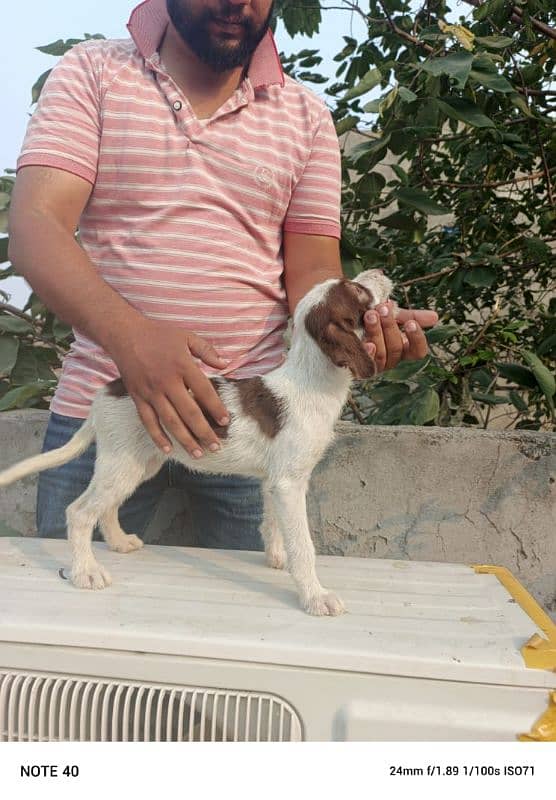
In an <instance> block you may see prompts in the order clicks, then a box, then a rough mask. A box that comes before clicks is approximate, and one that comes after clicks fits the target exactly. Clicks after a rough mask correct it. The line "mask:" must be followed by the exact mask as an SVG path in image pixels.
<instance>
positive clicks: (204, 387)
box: [184, 367, 230, 425]
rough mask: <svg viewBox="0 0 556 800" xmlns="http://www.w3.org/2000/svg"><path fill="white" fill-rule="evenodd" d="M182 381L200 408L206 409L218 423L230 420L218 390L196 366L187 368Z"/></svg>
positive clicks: (224, 423)
mask: <svg viewBox="0 0 556 800" xmlns="http://www.w3.org/2000/svg"><path fill="white" fill-rule="evenodd" d="M184 381H185V384H186V386H188V387H189V388H190V389H191V391H192V392H193V395H194V397H195V402H196V403H198V405H199V406H201V408H202V409H204V410H205V411H208V413H209V414H210V415H211V417H212V418H213V420H215V421H216V422H217V423H218V424H219V425H227V424H228V423H229V421H230V415H229V413H228V410H227V408H226V406H225V405H224V403H223V402H222V400H221V399H220V397H219V395H218V392H217V391H216V389H215V388H214V386H213V385H212V383H211V382H210V381H209V379H208V378H207V376H206V375H204V374H203V373H202V372H201V371H200V370H199V369H197V367H194V368H193V369H190V370H187V371H186V373H185V374H184Z"/></svg>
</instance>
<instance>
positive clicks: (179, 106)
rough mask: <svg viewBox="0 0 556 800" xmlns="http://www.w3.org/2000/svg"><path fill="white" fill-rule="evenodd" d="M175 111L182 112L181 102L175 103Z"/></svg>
mask: <svg viewBox="0 0 556 800" xmlns="http://www.w3.org/2000/svg"><path fill="white" fill-rule="evenodd" d="M174 111H181V100H176V102H175V103H174Z"/></svg>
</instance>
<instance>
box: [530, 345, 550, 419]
mask: <svg viewBox="0 0 556 800" xmlns="http://www.w3.org/2000/svg"><path fill="white" fill-rule="evenodd" d="M523 358H524V359H525V361H526V363H527V364H528V365H529V366H530V367H531V369H532V371H533V375H534V376H535V378H536V379H537V383H538V384H539V386H540V387H541V391H542V393H543V394H544V396H545V397H546V399H547V400H548V402H549V404H550V407H551V408H554V403H553V400H552V398H553V397H554V392H556V380H555V378H554V375H553V373H552V372H550V370H549V369H548V367H546V366H545V365H544V364H543V363H542V361H541V360H540V358H539V357H538V356H537V355H535V353H532V352H531V351H530V350H523Z"/></svg>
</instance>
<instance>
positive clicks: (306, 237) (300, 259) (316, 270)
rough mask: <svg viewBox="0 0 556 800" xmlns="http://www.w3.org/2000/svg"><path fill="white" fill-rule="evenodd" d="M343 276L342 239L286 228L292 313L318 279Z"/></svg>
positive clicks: (288, 281) (287, 274) (285, 256)
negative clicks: (297, 231) (290, 231)
mask: <svg viewBox="0 0 556 800" xmlns="http://www.w3.org/2000/svg"><path fill="white" fill-rule="evenodd" d="M341 277H342V262H341V260H340V242H339V241H338V239H335V238H334V237H332V236H313V235H312V234H311V235H310V234H306V233H289V232H288V231H285V232H284V278H285V284H286V294H287V297H288V307H289V311H290V314H293V312H294V311H295V307H296V305H297V304H298V303H299V301H300V300H301V298H302V297H303V296H304V295H306V294H307V292H308V291H309V289H312V288H313V286H315V285H316V284H317V283H321V282H322V281H325V280H327V279H328V278H341Z"/></svg>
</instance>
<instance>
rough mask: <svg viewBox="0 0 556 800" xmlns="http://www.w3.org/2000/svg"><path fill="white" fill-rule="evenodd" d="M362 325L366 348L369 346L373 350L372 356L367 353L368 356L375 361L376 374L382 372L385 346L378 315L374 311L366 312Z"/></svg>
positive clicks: (384, 360)
mask: <svg viewBox="0 0 556 800" xmlns="http://www.w3.org/2000/svg"><path fill="white" fill-rule="evenodd" d="M364 323H365V334H366V337H367V341H366V347H369V345H370V346H372V347H373V348H374V354H373V353H369V355H371V356H372V357H373V358H374V360H375V364H376V369H377V372H383V370H384V367H385V366H386V345H385V343H384V336H383V334H382V326H381V324H380V319H379V316H378V313H377V312H376V311H375V310H373V311H368V312H367V313H366V314H365V318H364Z"/></svg>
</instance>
